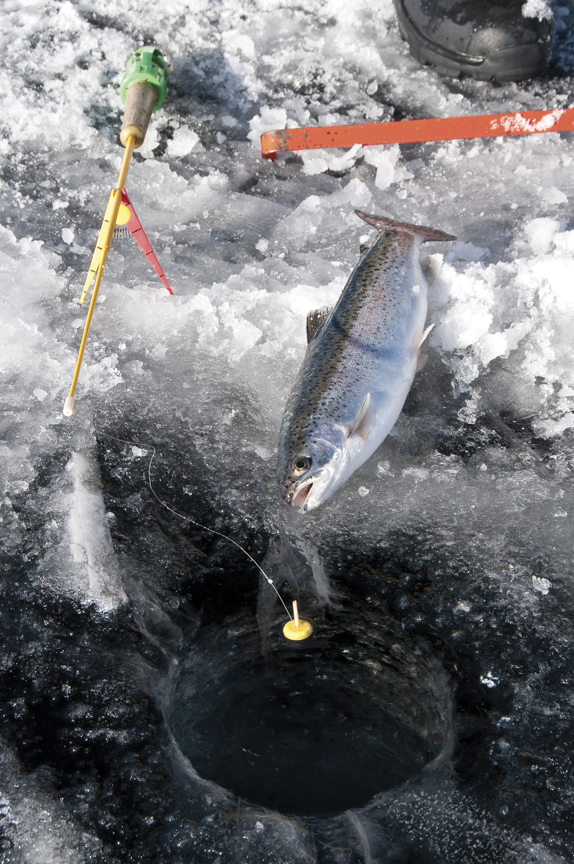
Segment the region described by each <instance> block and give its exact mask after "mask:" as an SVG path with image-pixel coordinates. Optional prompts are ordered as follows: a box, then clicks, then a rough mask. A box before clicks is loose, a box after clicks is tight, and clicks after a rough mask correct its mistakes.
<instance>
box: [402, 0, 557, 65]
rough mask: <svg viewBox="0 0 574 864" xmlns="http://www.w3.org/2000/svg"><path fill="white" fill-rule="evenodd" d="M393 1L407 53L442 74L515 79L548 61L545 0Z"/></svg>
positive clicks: (549, 18)
mask: <svg viewBox="0 0 574 864" xmlns="http://www.w3.org/2000/svg"><path fill="white" fill-rule="evenodd" d="M393 2H394V4H395V9H396V12H397V17H398V19H399V27H400V30H401V33H402V35H403V36H404V38H405V39H406V41H407V42H408V43H409V48H410V51H411V54H413V56H414V57H416V58H417V60H419V61H420V62H421V63H427V64H429V63H430V64H432V65H433V66H436V67H437V68H438V70H439V72H442V73H443V74H445V75H451V76H454V77H464V76H469V77H471V78H478V79H480V80H482V81H490V80H492V79H494V80H496V81H520V80H521V79H523V78H532V77H533V76H535V75H539V74H540V73H541V72H544V71H545V69H546V68H547V66H548V61H549V59H550V51H551V48H552V34H553V31H554V17H553V15H552V12H551V11H550V9H549V8H548V7H547V5H546V4H545V2H544V0H529V2H528V3H525V2H524V0H393ZM523 8H524V9H525V11H526V12H529V11H530V8H531V9H532V11H533V12H534V13H535V15H536V14H537V16H538V17H526V16H525V15H523V12H522V10H523Z"/></svg>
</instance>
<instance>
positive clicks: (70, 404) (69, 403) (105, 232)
mask: <svg viewBox="0 0 574 864" xmlns="http://www.w3.org/2000/svg"><path fill="white" fill-rule="evenodd" d="M135 143H136V139H135V138H134V136H133V135H130V136H129V138H128V140H127V142H126V149H125V152H124V157H123V159H122V165H121V168H120V173H119V175H118V182H117V183H116V185H115V187H114V188H113V189H112V194H111V195H110V202H109V203H108V208H107V210H106V215H107V214H108V211H110V212H109V219H107V220H106V218H105V217H104V223H103V224H102V227H101V230H100V237H99V238H98V246H100V247H101V260H100V264H99V267H98V272H97V276H96V281H95V284H94V290H93V292H92V299H91V301H90V307H89V309H88V315H87V318H86V324H85V326H84V333H83V335H82V341H81V342H80V349H79V351H78V359H77V360H76V368H75V369H74V377H73V378H72V386H71V387H70V393H69V394H68V397H67V399H66V401H65V402H64V414H65V416H66V417H71V415H72V414H73V413H74V392H75V390H76V384H77V383H78V377H79V375H80V367H81V365H82V360H83V357H84V349H85V347H86V342H87V340H88V333H89V330H90V324H91V323H92V316H93V314H94V307H95V305H96V299H97V296H98V290H99V288H100V283H101V281H102V276H103V272H104V265H105V263H106V258H107V257H108V252H109V251H110V246H111V245H112V238H113V236H114V230H115V227H116V222H117V221H118V213H119V211H120V204H121V203H122V189H123V188H124V186H125V185H126V179H127V176H128V171H129V167H130V161H131V158H132V155H133V152H134V145H135ZM112 202H113V203H112ZM110 203H112V207H111V208H110ZM100 240H101V243H100ZM84 293H85V292H84Z"/></svg>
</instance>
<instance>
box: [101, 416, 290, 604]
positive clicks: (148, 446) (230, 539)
mask: <svg viewBox="0 0 574 864" xmlns="http://www.w3.org/2000/svg"><path fill="white" fill-rule="evenodd" d="M94 431H95V432H96V433H97V434H98V435H102V436H103V437H104V438H111V440H112V441H119V442H120V443H121V444H130V445H131V446H134V445H135V446H136V447H145V448H146V449H147V450H151V451H152V455H151V457H150V460H149V465H148V469H147V476H148V484H149V488H150V492H151V494H152V495H153V497H154V498H155V499H156V501H158V502H159V503H160V504H161V506H162V507H165V509H166V510H169V512H170V513H173V515H174V516H177V517H178V518H179V519H183V520H184V521H185V522H189V523H190V524H191V525H195V526H196V527H197V528H201V530H202V531H208V532H209V533H210V534H215V535H216V536H217V537H222V538H223V539H224V540H227V541H228V542H229V543H233V545H234V546H236V547H237V549H239V550H240V551H241V552H243V554H244V555H247V557H248V558H249V560H250V561H251V562H252V564H255V566H256V567H257V569H258V570H259V572H260V573H261V574H262V575H263V577H264V578H265V579H266V580H267V582H268V583H269V584H270V585H271V587H272V588H273V590H274V591H275V593H276V594H277V596H278V597H279V599H280V600H281V603H282V604H283V607H284V609H285V611H286V612H287V615H288V616H289V618H290V619H291V620H293V616H292V615H291V612H290V611H289V609H288V608H287V605H286V603H285V601H284V600H283V597H282V596H281V594H280V593H279V591H278V589H277V587H276V585H275V583H274V582H273V580H272V579H270V578H269V576H268V575H267V573H266V572H265V570H264V569H263V567H262V566H261V565H260V564H258V563H257V561H256V560H255V558H253V557H252V556H251V555H250V554H249V552H248V551H247V549H244V548H243V546H241V545H240V544H239V543H238V542H237V541H236V540H234V539H233V537H228V536H227V534H222V533H221V531H216V529H215V528H207V527H206V526H205V525H202V524H201V523H200V522H197V521H196V520H195V519H192V518H191V517H190V516H183V515H182V514H181V513H178V512H177V511H176V510H174V509H173V508H172V507H170V506H169V504H166V503H165V501H162V499H161V498H160V497H159V495H158V494H157V493H156V491H155V489H154V488H153V484H152V481H151V466H152V463H153V460H154V459H155V454H156V449H155V447H154V445H153V444H141V443H140V442H139V441H126V440H125V439H124V438H115V437H114V436H113V435H108V433H107V432H101V431H100V430H99V429H95V430H94Z"/></svg>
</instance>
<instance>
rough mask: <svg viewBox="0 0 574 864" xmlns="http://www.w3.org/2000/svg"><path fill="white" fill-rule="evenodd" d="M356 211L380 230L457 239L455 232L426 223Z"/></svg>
mask: <svg viewBox="0 0 574 864" xmlns="http://www.w3.org/2000/svg"><path fill="white" fill-rule="evenodd" d="M355 213H356V214H357V216H358V217H359V218H360V219H362V220H363V221H364V222H368V223H369V225H374V227H375V228H378V229H379V230H380V231H384V230H385V228H387V229H390V230H391V231H401V232H406V233H408V234H417V235H418V236H419V237H422V238H423V240H456V237H455V236H454V235H453V234H447V233H446V232H445V231H437V230H436V229H435V228H428V227H427V226H426V225H411V224H410V222H398V221H397V220H396V219H389V218H388V217H387V216H369V214H368V213H363V212H362V210H355Z"/></svg>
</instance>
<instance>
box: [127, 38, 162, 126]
mask: <svg viewBox="0 0 574 864" xmlns="http://www.w3.org/2000/svg"><path fill="white" fill-rule="evenodd" d="M170 69H171V66H170V63H169V60H168V59H167V57H166V56H165V54H164V53H163V51H160V50H159V48H154V47H153V46H152V45H144V46H143V48H138V49H137V51H134V53H133V55H132V56H131V57H130V59H129V60H128V62H127V65H126V71H125V72H124V77H123V78H122V83H121V86H120V99H121V100H122V103H123V104H124V105H125V104H126V94H127V92H128V88H129V87H130V86H131V85H132V84H134V83H135V82H136V81H147V82H148V83H149V84H153V86H154V87H155V89H156V90H157V102H156V103H155V105H154V109H153V110H154V113H155V112H156V111H157V110H158V108H161V106H162V105H163V100H164V99H165V91H166V89H167V76H168V75H169V73H170Z"/></svg>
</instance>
